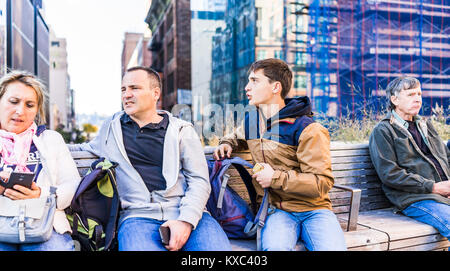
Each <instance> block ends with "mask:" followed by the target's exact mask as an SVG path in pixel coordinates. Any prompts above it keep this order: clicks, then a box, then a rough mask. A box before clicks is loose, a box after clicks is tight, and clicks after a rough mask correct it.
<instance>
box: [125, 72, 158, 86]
mask: <svg viewBox="0 0 450 271" xmlns="http://www.w3.org/2000/svg"><path fill="white" fill-rule="evenodd" d="M132 71H145V72H146V73H147V74H148V76H149V77H150V79H153V80H155V81H156V83H157V84H158V85H157V86H158V87H159V89H161V90H162V82H161V77H160V76H159V73H158V72H157V71H155V70H154V69H152V68H149V67H145V66H135V67H131V68H129V69H127V72H132Z"/></svg>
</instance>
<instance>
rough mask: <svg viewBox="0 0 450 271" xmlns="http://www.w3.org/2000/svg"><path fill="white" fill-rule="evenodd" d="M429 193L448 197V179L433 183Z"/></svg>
mask: <svg viewBox="0 0 450 271" xmlns="http://www.w3.org/2000/svg"><path fill="white" fill-rule="evenodd" d="M431 193H435V194H439V195H442V196H444V197H447V198H450V181H443V182H438V183H435V184H434V185H433V190H432V191H431Z"/></svg>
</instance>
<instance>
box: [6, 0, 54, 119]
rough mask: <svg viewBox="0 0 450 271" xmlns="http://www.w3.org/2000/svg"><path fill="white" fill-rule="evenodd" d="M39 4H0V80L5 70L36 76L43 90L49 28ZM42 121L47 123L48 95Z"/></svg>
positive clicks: (24, 0) (15, 0)
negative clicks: (21, 71) (19, 71)
mask: <svg viewBox="0 0 450 271" xmlns="http://www.w3.org/2000/svg"><path fill="white" fill-rule="evenodd" d="M42 7H43V6H42V1H39V0H0V76H2V75H4V74H5V73H6V71H7V69H17V70H25V71H28V72H30V73H33V74H35V75H37V76H38V77H39V78H40V79H41V80H42V81H43V82H44V84H45V85H46V86H47V88H48V86H49V83H50V82H49V81H50V62H49V44H50V43H49V28H48V26H47V24H46V22H45V20H44V18H43V17H42V15H41V9H42ZM45 96H46V100H47V103H46V104H45V106H46V119H47V122H48V120H49V119H50V113H49V112H50V111H49V104H48V101H49V93H48V90H47V92H46V93H45Z"/></svg>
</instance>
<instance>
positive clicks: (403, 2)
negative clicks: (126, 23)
mask: <svg viewBox="0 0 450 271" xmlns="http://www.w3.org/2000/svg"><path fill="white" fill-rule="evenodd" d="M224 21H225V23H226V27H225V28H222V29H219V28H218V29H217V31H216V32H217V33H216V35H214V37H213V45H212V46H213V49H212V51H213V53H212V64H211V66H212V80H211V101H212V102H213V103H218V104H226V103H235V104H236V103H242V104H246V103H247V101H246V98H245V94H244V87H245V84H246V82H247V75H246V71H247V69H248V67H249V65H250V64H251V63H252V62H253V61H255V60H257V59H264V58H269V57H275V58H280V59H283V60H285V61H286V62H287V63H288V64H289V65H290V67H291V68H292V70H293V72H294V80H293V86H292V87H293V90H292V91H291V93H290V96H299V95H308V96H309V97H310V99H311V100H312V105H313V110H314V111H315V112H318V113H323V114H325V115H327V116H331V117H338V116H342V115H346V114H351V115H359V114H360V113H363V112H367V110H369V109H371V110H375V111H376V112H382V111H383V110H384V108H383V105H384V104H385V97H384V94H385V92H384V91H383V88H385V87H386V86H387V84H388V83H389V81H390V80H392V79H394V78H395V77H398V76H400V75H408V76H413V77H416V78H418V79H419V80H420V82H421V84H422V91H423V104H424V105H423V111H422V114H425V115H429V114H431V108H432V107H435V106H436V105H438V106H442V107H443V108H444V109H445V110H448V108H449V106H450V99H449V98H450V69H449V68H450V59H449V58H450V45H449V44H450V36H449V35H448V33H449V31H450V2H449V1H443V0H441V1H433V0H420V1H411V0H395V1H394V0H376V1H375V0H358V1H352V0H296V1H287V0H273V1H263V0H228V1H227V6H226V10H225V16H224Z"/></svg>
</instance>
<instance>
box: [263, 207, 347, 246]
mask: <svg viewBox="0 0 450 271" xmlns="http://www.w3.org/2000/svg"><path fill="white" fill-rule="evenodd" d="M269 213H271V214H270V215H269V216H268V217H267V219H266V223H265V225H264V227H263V229H262V231H261V248H262V250H278V251H285V250H294V248H295V245H296V244H297V241H298V240H299V238H300V239H301V241H302V242H303V244H304V245H305V247H306V249H308V250H313V251H324V250H335V251H337V250H347V245H346V243H345V238H344V233H343V231H342V228H341V226H340V225H339V222H338V220H337V217H336V215H335V214H334V213H333V212H332V211H330V210H326V209H319V210H314V211H308V212H298V213H296V212H286V211H283V210H280V209H274V208H273V207H272V208H270V209H269Z"/></svg>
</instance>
